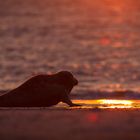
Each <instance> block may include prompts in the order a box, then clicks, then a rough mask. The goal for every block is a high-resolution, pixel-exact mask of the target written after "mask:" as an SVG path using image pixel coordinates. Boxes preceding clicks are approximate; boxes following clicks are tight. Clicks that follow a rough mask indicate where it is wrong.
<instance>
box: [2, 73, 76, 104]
mask: <svg viewBox="0 0 140 140" xmlns="http://www.w3.org/2000/svg"><path fill="white" fill-rule="evenodd" d="M77 84H78V81H77V79H76V78H74V77H73V75H72V74H71V73H70V72H68V71H61V72H58V73H56V74H53V75H45V74H43V75H42V74H41V75H36V76H34V77H31V78H30V79H28V80H27V81H25V82H24V83H23V84H21V85H20V86H19V87H17V88H15V89H13V90H11V91H9V92H7V93H5V94H4V95H2V96H0V107H48V106H52V105H56V104H57V103H59V102H64V103H67V104H68V105H69V106H76V104H73V103H72V101H71V100H70V98H69V94H70V92H71V90H72V88H73V87H74V86H75V85H77Z"/></svg>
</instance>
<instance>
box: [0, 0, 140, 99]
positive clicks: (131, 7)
mask: <svg viewBox="0 0 140 140" xmlns="http://www.w3.org/2000/svg"><path fill="white" fill-rule="evenodd" d="M62 70H67V71H70V72H72V73H73V75H74V76H75V77H76V78H77V79H78V81H79V84H78V86H76V87H74V89H73V90H72V93H71V96H72V98H73V99H97V98H98V99H100V98H115V99H140V1H139V0H23V1H22V0H3V1H2V0H1V1H0V91H1V92H4V91H7V90H11V89H13V88H15V87H17V86H18V85H20V84H21V83H22V82H23V81H25V80H26V79H28V78H29V77H31V76H32V75H35V74H40V73H46V74H53V73H56V72H58V71H62Z"/></svg>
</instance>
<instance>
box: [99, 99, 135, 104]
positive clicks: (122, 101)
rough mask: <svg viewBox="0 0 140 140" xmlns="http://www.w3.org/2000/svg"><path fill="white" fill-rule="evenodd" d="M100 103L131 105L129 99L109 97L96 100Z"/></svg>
mask: <svg viewBox="0 0 140 140" xmlns="http://www.w3.org/2000/svg"><path fill="white" fill-rule="evenodd" d="M97 102H99V103H100V104H108V105H132V103H133V102H132V101H131V100H111V99H108V100H107V99H102V100H97Z"/></svg>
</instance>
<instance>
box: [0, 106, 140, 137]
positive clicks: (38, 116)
mask: <svg viewBox="0 0 140 140" xmlns="http://www.w3.org/2000/svg"><path fill="white" fill-rule="evenodd" d="M26 139H29V140H36V139H38V140H101V139H104V140H108V139H112V140H130V139H132V140H136V139H138V140H140V110H129V109H127V110H125V109H123V110H117V109H116V110H98V109H90V110H83V109H81V110H80V109H75V110H73V109H71V110H67V109H28V110H27V109H6V110H0V140H26Z"/></svg>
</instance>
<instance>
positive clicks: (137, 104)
mask: <svg viewBox="0 0 140 140" xmlns="http://www.w3.org/2000/svg"><path fill="white" fill-rule="evenodd" d="M73 102H74V103H76V104H81V105H82V106H81V107H80V108H85V109H86V108H87V109H88V108H140V100H117V99H99V100H73Z"/></svg>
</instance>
